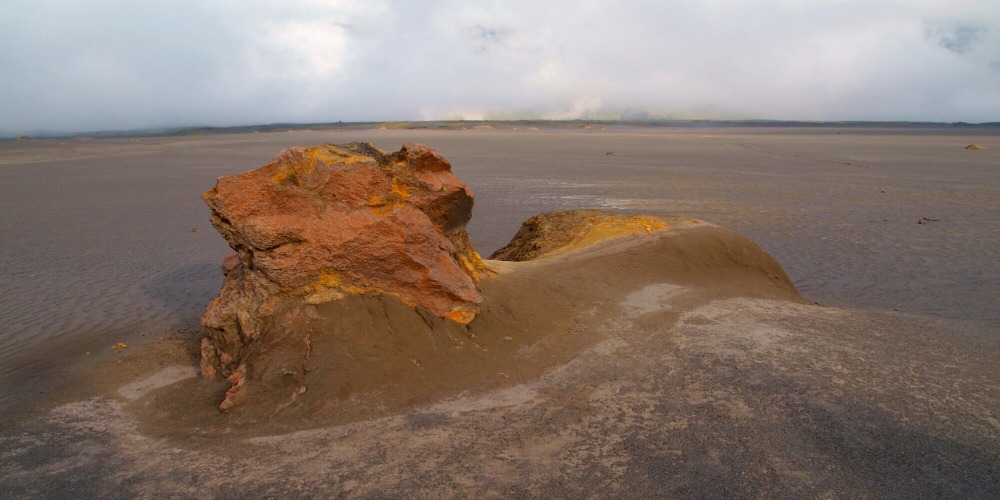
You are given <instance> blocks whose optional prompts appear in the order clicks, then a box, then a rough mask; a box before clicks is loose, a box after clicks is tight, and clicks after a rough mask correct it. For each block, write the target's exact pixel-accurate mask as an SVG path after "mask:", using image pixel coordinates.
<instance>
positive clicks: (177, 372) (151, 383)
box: [118, 365, 198, 400]
mask: <svg viewBox="0 0 1000 500" xmlns="http://www.w3.org/2000/svg"><path fill="white" fill-rule="evenodd" d="M197 375H198V370H196V369H195V367H193V366H181V365H174V366H168V367H166V368H164V369H162V370H160V371H159V372H157V373H156V374H154V375H153V376H151V377H148V378H145V379H143V380H140V381H138V382H133V383H131V384H128V385H126V386H123V387H122V388H120V389H118V394H121V395H122V396H125V398H126V399H129V400H136V399H139V398H141V397H143V396H144V395H146V394H147V393H149V392H150V391H152V390H154V389H159V388H161V387H166V386H168V385H172V384H176V383H177V382H180V381H181V380H186V379H189V378H192V377H195V376H197Z"/></svg>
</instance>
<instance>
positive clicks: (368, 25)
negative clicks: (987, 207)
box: [0, 0, 1000, 136]
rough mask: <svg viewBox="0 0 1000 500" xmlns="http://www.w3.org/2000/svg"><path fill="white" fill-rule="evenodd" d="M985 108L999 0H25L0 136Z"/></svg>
mask: <svg viewBox="0 0 1000 500" xmlns="http://www.w3.org/2000/svg"><path fill="white" fill-rule="evenodd" d="M623 112H624V113H625V115H626V116H634V115H639V114H640V113H641V112H645V113H649V114H650V115H653V116H658V117H673V118H765V119H796V120H918V121H946V122H950V121H968V122H984V121H1000V0H898V1H889V0H854V1H847V0H801V1H795V0H756V1H755V0H697V1H696V0H680V1H668V0H663V1H628V0H621V1H616V2H611V1H607V0H601V1H587V0H575V1H562V0H553V1H548V0H523V1H520V0H513V1H493V2H490V1H484V2H476V1H472V0H426V1H412V2H408V1H379V0H366V1H351V0H296V1H278V0H267V1H257V0H215V1H213V0H171V1H167V0H164V1H137V0H91V1H78V0H64V1H57V0H30V1H22V2H7V4H6V5H4V6H3V9H2V10H0V135H2V136H11V135H19V134H31V133H42V132H62V133H66V132H77V131H97V130H123V129H135V128H150V127H169V126H197V125H212V126H225V125H246V124H260V123H274V122H335V121H341V120H342V121H383V120H414V119H480V118H529V117H530V118H585V119H587V118H600V117H615V116H620V115H621V114H622V113H623Z"/></svg>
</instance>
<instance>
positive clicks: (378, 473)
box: [0, 129, 1000, 497]
mask: <svg viewBox="0 0 1000 500" xmlns="http://www.w3.org/2000/svg"><path fill="white" fill-rule="evenodd" d="M356 140H363V141H371V142H374V143H375V144H376V145H377V146H379V147H381V148H383V149H387V150H395V149H398V147H399V145H400V144H401V143H403V142H408V141H419V142H423V143H426V144H428V145H430V146H432V147H435V148H437V149H438V150H439V151H440V152H441V153H442V154H443V155H444V156H445V157H446V158H448V159H449V160H451V161H452V163H453V165H454V170H455V172H456V174H457V175H458V176H459V177H460V178H461V179H462V180H463V181H465V182H467V183H468V184H469V185H470V186H472V187H473V189H474V190H475V191H476V195H477V198H476V210H475V212H474V216H473V221H472V223H471V224H470V233H471V236H472V238H473V243H474V244H475V245H476V248H477V249H479V250H480V252H481V253H484V254H488V253H489V252H490V251H492V250H494V249H495V248H498V247H499V246H501V245H503V244H504V243H506V241H507V240H508V239H509V238H510V237H511V236H512V235H513V234H514V232H515V231H516V229H517V227H518V225H519V224H520V222H521V221H522V220H523V219H525V218H527V217H528V216H530V215H533V214H535V213H538V212H542V211H547V210H554V209H565V208H617V209H623V210H631V211H641V212H667V213H679V214H685V215H690V216H694V217H698V218H702V219H705V220H708V221H711V222H715V223H718V224H720V225H722V226H725V227H729V228H730V229H733V230H736V231H738V232H740V233H743V234H745V235H747V236H749V237H751V238H752V239H753V240H755V241H757V242H758V243H760V244H761V245H762V246H763V247H764V248H765V249H766V250H768V251H769V252H770V253H771V254H772V255H774V256H775V257H776V258H777V259H778V260H779V261H780V262H781V263H782V265H783V266H784V267H785V269H786V271H788V274H789V275H790V277H791V278H792V279H793V281H794V282H795V284H796V286H797V287H798V288H799V291H800V292H802V294H803V295H804V296H805V297H807V298H808V299H811V300H815V301H818V302H820V303H823V304H825V305H832V306H839V307H840V308H836V309H835V308H818V307H810V306H805V305H802V304H795V303H786V302H773V301H762V300H759V299H754V300H750V299H728V300H725V301H718V302H713V303H710V304H707V305H700V306H698V307H694V308H688V309H684V308H682V307H681V303H683V300H682V298H683V294H684V291H683V290H679V289H675V288H672V287H673V286H674V285H672V284H669V283H668V284H655V283H654V284H649V286H652V287H653V288H649V289H642V290H637V295H634V296H633V295H629V296H628V297H625V298H624V299H623V300H622V304H621V309H622V314H621V315H620V316H619V317H617V318H616V319H613V320H611V321H609V322H607V323H602V324H600V325H595V326H594V327H595V328H596V329H598V330H600V331H602V332H603V333H604V334H605V335H606V336H607V340H605V341H604V342H602V343H600V344H598V345H596V346H594V347H593V348H591V349H590V350H588V351H586V352H585V353H584V354H582V355H580V356H579V357H578V358H577V359H576V360H574V361H573V362H571V363H570V364H569V365H566V366H564V367H562V368H559V369H556V370H554V371H551V372H549V373H548V374H547V375H545V376H543V377H542V378H540V379H537V380H535V381H533V382H529V383H526V384H522V385H518V386H515V387H511V388H508V389H505V390H502V391H499V392H493V393H488V394H478V395H469V396H466V397H459V398H456V399H452V400H448V401H444V402H441V403H439V404H437V405H433V406H431V407H427V408H423V409H420V410H418V411H415V412H413V413H411V414H406V415H397V416H389V417H385V418H381V419H378V420H374V421H369V422H359V423H355V424H348V425H344V426H336V427H332V428H326V429H318V430H311V431H304V432H303V433H301V434H293V435H291V436H281V437H272V438H268V437H258V438H254V439H251V440H247V441H240V442H238V443H233V442H226V441H225V440H224V439H220V440H219V441H214V440H212V439H207V440H205V441H201V442H196V443H194V444H192V443H190V442H188V443H180V444H178V443H174V442H171V441H168V440H164V439H160V438H158V437H157V436H156V435H155V434H148V433H147V432H144V431H143V430H141V429H140V428H139V426H138V425H137V424H136V422H135V421H134V419H133V417H131V416H130V415H131V414H132V413H131V411H130V410H129V408H130V406H129V405H135V404H143V403H142V402H143V401H144V398H145V397H146V396H147V393H155V392H156V391H157V390H162V388H161V389H157V388H158V387H160V386H163V385H168V384H170V383H171V382H173V381H174V380H176V379H177V378H178V377H181V376H183V375H184V374H187V373H190V372H189V371H186V368H185V366H187V367H189V366H190V364H188V365H185V363H190V357H189V354H187V353H186V352H185V350H184V348H183V347H172V349H173V351H169V352H168V351H165V350H164V347H163V345H171V346H172V345H173V344H170V342H179V343H180V345H181V346H187V345H193V344H194V342H195V338H196V336H195V335H196V332H197V317H198V315H199V314H200V313H201V311H202V310H203V309H204V306H205V304H206V303H207V302H208V300H210V299H211V297H213V296H214V295H215V294H216V293H217V291H218V287H219V285H220V283H221V273H220V271H219V263H220V262H221V259H222V257H223V256H224V255H225V253H226V252H227V251H228V248H227V247H226V246H225V243H224V242H223V240H222V239H221V237H219V236H218V235H216V234H215V232H214V231H213V230H212V228H211V227H210V225H209V224H208V223H207V216H208V211H207V209H206V208H204V206H203V204H202V203H201V201H200V199H199V196H200V193H201V192H202V191H204V190H206V189H208V188H209V187H211V185H212V183H213V182H214V179H215V177H217V176H220V175H225V174H228V173H234V172H238V171H242V170H246V169H249V168H253V167H256V166H259V165H262V164H263V163H265V162H266V161H267V160H268V159H269V158H270V157H271V156H273V155H274V154H275V153H276V152H277V151H278V150H279V149H281V148H283V147H288V146H294V145H313V144H318V143H322V142H348V141H356ZM970 143H976V144H979V145H981V146H983V149H980V150H974V151H970V150H965V149H964V146H965V145H967V144H970ZM609 152H613V153H614V154H612V155H609V154H607V153H609ZM997 165H1000V137H998V136H997V135H995V134H994V135H977V136H965V135H960V134H956V133H952V132H945V131H924V132H922V133H901V132H899V131H879V130H864V131H856V130H855V131H851V130H847V131H846V132H845V133H844V134H838V133H837V131H835V130H799V129H670V130H647V129H631V130H627V129H621V130H616V129H612V130H610V131H608V132H605V133H601V132H598V131H596V130H591V131H586V132H575V131H572V132H571V131H555V130H552V131H545V130H543V131H537V132H528V131H516V132H514V131H499V130H496V131H491V130H474V131H464V132H459V131H447V132H446V131H361V132H358V131H352V132H338V133H332V132H291V133H268V134H246V135H228V136H206V137H185V138H150V139H143V140H142V141H132V140H128V139H122V140H93V141H68V140H67V141H55V140H53V141H30V142H22V143H15V142H13V141H10V142H3V143H0V214H2V215H0V235H2V238H3V243H2V245H3V252H2V253H0V289H2V290H3V300H2V301H0V409H2V410H3V411H4V412H5V413H6V416H5V418H6V419H7V420H8V421H14V420H18V419H20V418H24V416H25V415H27V416H32V415H33V416H34V417H33V418H32V419H31V420H29V421H27V422H25V423H24V424H23V426H21V427H16V428H14V427H10V428H5V429H4V432H3V435H4V436H5V437H3V441H2V446H0V449H2V450H3V451H2V454H0V478H3V481H2V482H3V483H4V484H5V485H10V486H11V487H12V489H10V490H8V491H9V492H14V494H17V493H20V494H25V495H31V494H44V495H46V496H67V495H72V496H109V495H110V496H135V495H140V496H154V495H156V494H157V493H161V492H164V491H166V492H175V493H177V494H179V495H188V494H193V495H217V496H223V497H228V496H233V497H263V496H267V495H269V494H280V495H282V496H301V495H306V496H308V495H317V496H333V495H336V494H337V493H340V492H354V493H355V494H371V495H379V494H386V493H388V494H391V493H393V492H395V493H397V494H398V493H399V492H403V491H407V492H413V493H423V494H426V495H435V496H436V495H446V494H461V495H469V494H473V493H478V494H490V493H496V494H501V495H505V496H515V495H517V496H520V495H524V494H527V495H534V496H547V495H549V494H551V493H554V492H562V493H563V494H565V495H570V496H584V495H586V494H588V493H592V494H598V495H600V494H602V492H603V493H606V494H612V495H613V494H615V493H618V494H629V495H630V496H647V495H652V494H672V495H673V496H681V495H685V496H687V495H722V494H725V495H734V494H735V495H752V496H763V495H775V494H776V495H792V496H844V497H853V496H884V495H889V496H899V497H905V496H915V495H931V496H996V495H997V494H1000V477H998V474H997V472H996V471H997V470H1000V459H998V456H997V450H998V449H1000V389H998V388H1000V380H998V378H1000V369H998V365H997V361H996V359H998V358H997V355H998V354H1000V348H998V336H997V331H998V326H1000V316H998V314H997V312H996V311H998V310H1000V307H998V305H1000V291H998V290H1000V288H998V287H997V286H996V283H1000V258H998V254H997V246H996V242H997V241H1000V225H998V224H997V223H996V221H997V220H1000V169H998V168H997ZM918 221H919V222H923V223H922V224H918ZM192 229H197V231H195V232H192ZM661 285H662V286H661ZM658 286H659V288H657V287H658ZM674 301H680V302H677V303H675V302H674ZM672 304H673V305H672ZM844 307H857V308H864V309H869V310H871V311H869V312H851V311H849V310H846V309H843V308H844ZM671 308H673V311H674V313H670V311H671V310H672V309H671ZM897 308H898V309H899V310H900V311H901V312H902V313H905V314H900V313H896V312H893V311H894V310H895V309H897ZM671 314H673V316H672V315H671ZM157 339H168V340H157ZM119 341H122V342H127V343H129V345H130V347H129V348H128V349H130V350H136V349H152V350H157V349H158V350H160V351H163V353H162V354H160V355H158V356H159V357H158V358H156V359H158V362H157V363H161V364H163V367H164V368H166V369H168V370H169V371H167V372H162V373H161V372H160V371H159V369H158V368H157V367H156V366H152V365H150V364H149V363H146V364H145V365H142V366H129V363H128V362H126V363H125V364H123V365H121V366H122V371H121V377H120V379H117V380H103V381H94V382H93V384H92V385H93V387H90V388H87V387H86V386H80V385H79V384H73V383H70V384H65V380H67V378H66V377H67V375H68V374H69V375H72V374H75V373H87V370H88V369H89V368H88V367H91V366H95V365H107V364H109V363H110V364H111V366H114V363H115V360H114V359H113V358H114V357H118V358H119V359H118V361H119V362H121V361H123V360H124V359H126V358H125V357H124V356H125V354H122V353H118V352H112V351H111V350H110V347H111V346H112V345H114V343H115V342H119ZM80 366H82V367H83V368H74V367H80ZM172 366H178V367H177V368H171V367H172ZM154 368H155V369H154ZM136 374H141V375H143V376H151V377H158V378H152V379H150V380H148V381H145V382H142V383H138V384H136V382H137V380H135V379H133V378H132V377H133V375H136ZM157 374H158V375H157ZM69 380H72V379H69ZM127 384H132V385H127ZM123 386H124V387H123ZM119 388H122V390H123V391H124V392H122V391H119V390H118V389H119ZM92 396H96V397H92ZM25 412H28V413H25ZM223 444H224V446H223Z"/></svg>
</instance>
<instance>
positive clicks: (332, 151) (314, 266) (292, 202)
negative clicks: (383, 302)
mask: <svg viewBox="0 0 1000 500" xmlns="http://www.w3.org/2000/svg"><path fill="white" fill-rule="evenodd" d="M203 198H204V200H205V202H206V203H207V204H208V206H209V208H211V210H212V224H213V225H214V226H215V228H216V229H217V230H218V231H219V233H220V234H222V236H223V237H224V238H225V239H226V241H228V242H229V245H230V246H231V247H232V248H233V249H234V250H235V251H236V253H235V254H233V255H231V256H230V257H228V258H226V260H225V261H224V263H223V270H224V272H225V276H226V277H225V281H224V283H223V287H222V291H221V292H220V294H219V297H218V298H216V299H215V300H213V301H212V303H211V304H210V305H209V306H208V309H207V310H206V311H205V314H204V315H203V316H202V324H203V325H204V326H205V327H206V329H207V332H208V335H207V337H206V338H205V339H204V340H203V342H202V361H201V366H202V375H203V376H204V377H205V378H209V379H211V378H215V377H216V376H219V375H221V376H225V377H229V378H230V380H231V381H232V382H233V389H231V390H230V393H234V392H238V391H239V389H240V387H242V385H243V383H244V381H243V377H245V376H246V373H247V367H246V364H247V363H252V359H251V358H252V356H253V354H252V353H253V352H255V350H254V349H249V347H250V346H251V345H252V344H254V343H255V342H257V341H258V340H259V339H260V338H261V336H262V335H265V330H266V325H267V324H268V321H269V320H270V319H271V318H273V317H274V316H275V315H276V314H278V313H280V312H281V311H283V310H287V309H288V308H289V307H290V305H295V304H298V305H301V304H303V303H305V304H318V303H321V302H326V301H330V300H336V299H338V298H341V297H343V296H344V295H345V294H360V293H371V294H388V295H393V296H395V297H398V298H399V299H400V300H402V301H403V302H404V303H406V304H409V305H411V306H414V307H422V308H426V309H427V310H429V311H430V312H432V313H433V314H436V315H438V316H441V317H446V318H450V319H452V320H454V321H457V322H460V323H468V322H470V321H472V319H473V318H475V316H476V314H477V313H478V312H479V304H480V303H481V302H482V296H481V295H480V293H479V289H478V280H479V275H480V273H482V272H485V267H484V266H483V263H482V260H481V259H480V257H479V255H478V254H477V253H476V252H475V251H474V250H473V249H472V247H471V245H470V244H469V240H468V235H467V233H466V231H465V225H466V223H467V222H468V221H469V219H470V217H471V215H472V205H473V193H472V191H471V190H470V189H469V187H468V186H466V185H465V184H464V183H462V182H461V181H459V180H458V179H457V178H456V177H455V176H454V175H452V173H451V165H450V164H449V163H448V161H447V160H445V159H444V158H442V157H441V156H440V155H439V154H438V153H437V152H436V151H434V150H432V149H430V148H428V147H426V146H423V145H420V144H407V145H405V146H403V148H402V149H401V150H400V151H398V152H396V153H385V152H382V151H379V150H378V149H376V148H375V147H373V146H372V145H370V144H346V145H333V144H327V145H324V146H318V147H313V148H306V149H302V148H295V149H288V150H285V151H283V152H281V153H280V154H279V155H278V156H277V157H275V158H274V159H273V160H272V161H271V162H270V163H268V164H267V165H265V166H263V167H261V168H259V169H257V170H253V171H250V172H244V173H242V174H237V175H231V176H227V177H222V178H220V179H219V181H218V184H217V185H216V187H215V188H214V189H212V190H211V191H209V192H207V193H205V195H204V196H203ZM258 350H259V349H258ZM251 372H252V370H251ZM234 377H235V378H236V379H237V380H233V378H234ZM231 399H233V398H227V401H228V402H231V401H230V400H231ZM224 406H225V403H224Z"/></svg>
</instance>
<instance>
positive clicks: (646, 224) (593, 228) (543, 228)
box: [490, 210, 668, 262]
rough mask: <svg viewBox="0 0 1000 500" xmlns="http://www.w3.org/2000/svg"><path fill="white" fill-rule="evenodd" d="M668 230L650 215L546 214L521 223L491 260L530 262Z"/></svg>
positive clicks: (658, 218)
mask: <svg viewBox="0 0 1000 500" xmlns="http://www.w3.org/2000/svg"><path fill="white" fill-rule="evenodd" d="M667 229H668V224H667V222H666V221H665V220H663V219H662V218H660V217H654V216H650V215H628V214H622V213H620V212H612V211H609V210H564V211H558V212H547V213H543V214H538V215H536V216H534V217H531V218H530V219H528V220H526V221H524V223H523V224H521V229H519V230H518V231H517V234H515V235H514V238H513V239H512V240H510V243H508V244H507V245H505V246H504V247H503V248H501V249H499V250H497V251H495V252H493V255H490V259H494V260H507V261H517V262H520V261H526V260H532V259H536V258H539V257H543V256H545V255H548V254H553V253H564V252H568V251H572V250H576V249H579V248H582V247H585V246H588V245H591V244H593V243H598V242H600V241H605V240H609V239H614V238H619V237H623V236H628V235H631V234H645V233H652V232H658V231H666V230H667Z"/></svg>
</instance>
